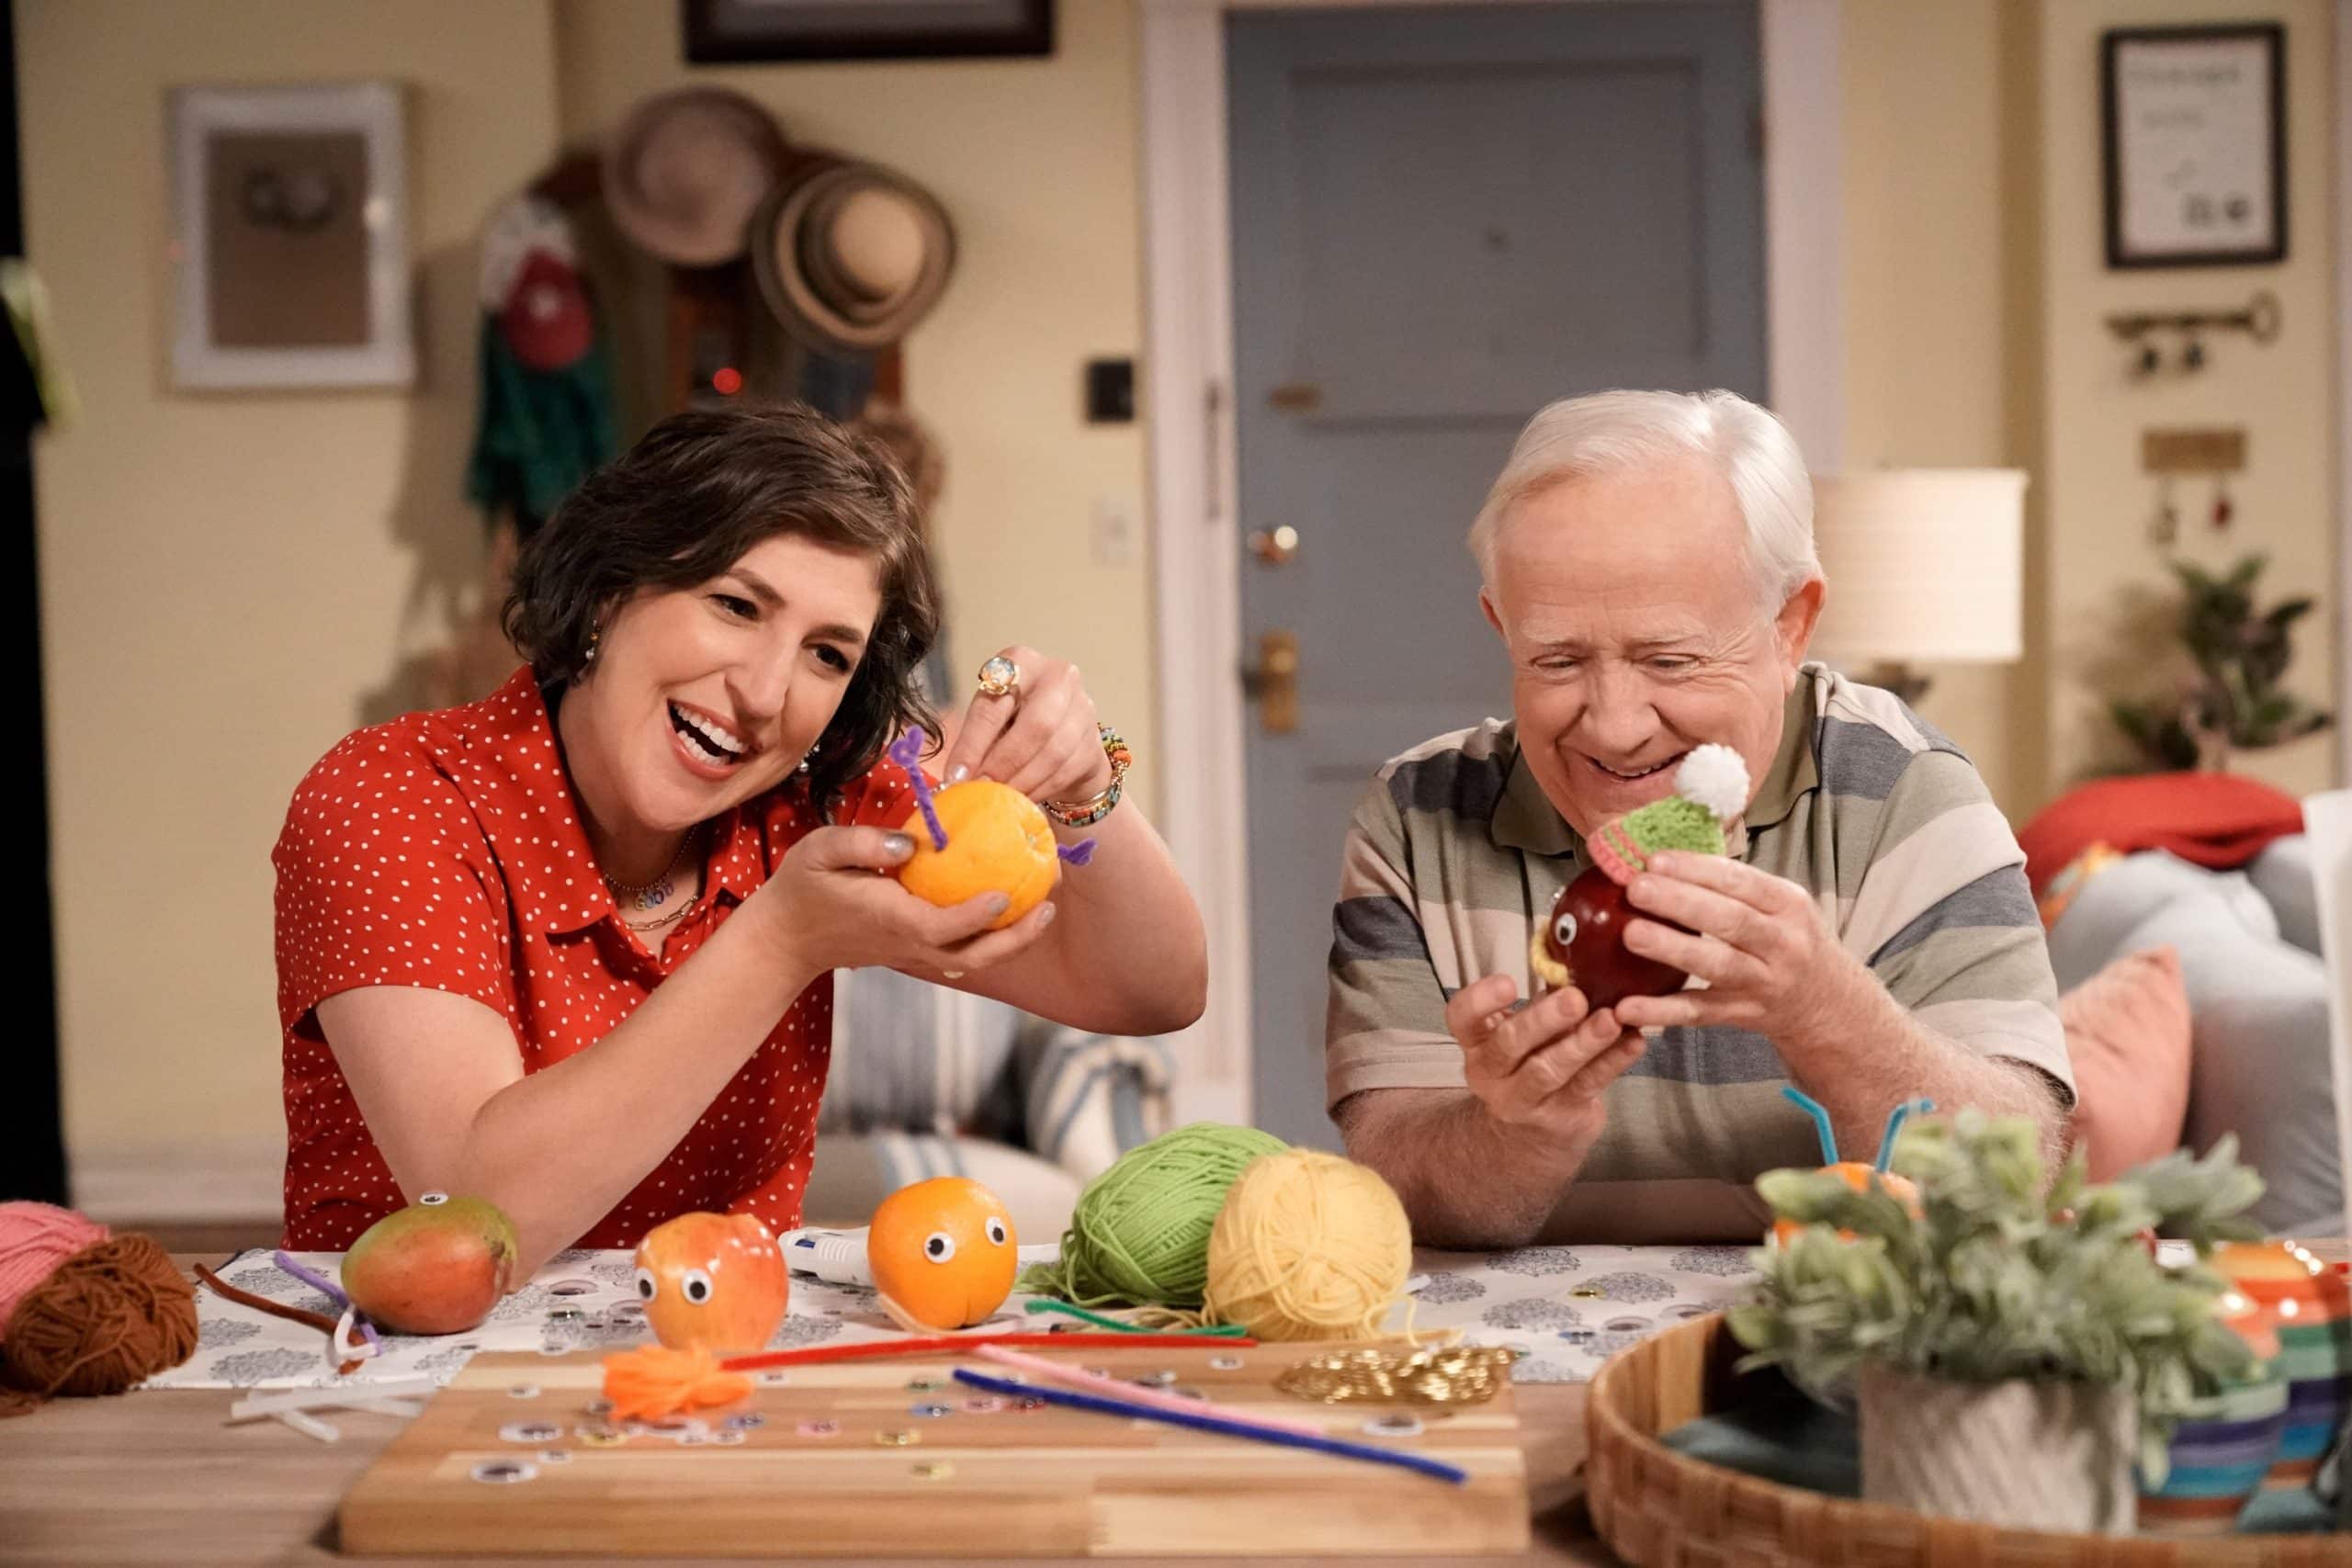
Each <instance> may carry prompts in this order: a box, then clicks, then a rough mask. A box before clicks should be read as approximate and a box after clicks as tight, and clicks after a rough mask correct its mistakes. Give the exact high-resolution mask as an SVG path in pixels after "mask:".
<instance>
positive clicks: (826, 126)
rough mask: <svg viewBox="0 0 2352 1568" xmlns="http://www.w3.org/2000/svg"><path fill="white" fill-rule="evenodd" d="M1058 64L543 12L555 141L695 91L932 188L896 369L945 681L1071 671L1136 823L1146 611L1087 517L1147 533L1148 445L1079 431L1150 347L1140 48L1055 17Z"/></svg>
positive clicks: (589, 134)
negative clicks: (926, 310)
mask: <svg viewBox="0 0 2352 1568" xmlns="http://www.w3.org/2000/svg"><path fill="white" fill-rule="evenodd" d="M1059 18H1060V26H1059V37H1058V39H1057V43H1056V51H1055V54H1054V56H1053V58H1052V59H1050V60H973V61H939V62H903V63H901V62H848V63H841V64H818V65H798V66H778V65H746V66H729V67H706V66H696V67H694V68H692V69H689V68H688V67H687V66H686V64H685V63H684V58H683V54H682V51H681V48H680V40H679V29H678V12H677V8H676V7H675V6H670V5H651V4H647V3H645V0H556V39H557V50H558V57H559V66H560V82H561V90H560V105H561V113H562V129H563V134H564V136H565V138H566V140H567V141H583V142H584V141H594V140H596V139H598V138H600V137H602V136H603V135H604V134H605V133H606V132H607V131H609V130H611V129H612V128H613V127H614V126H615V125H616V124H617V122H618V121H619V120H620V118H622V116H623V115H625V114H626V113H627V112H628V108H629V107H630V106H632V105H633V104H635V103H636V102H637V101H638V100H639V99H640V98H642V97H644V96H647V95H649V94H651V93H657V92H662V91H664V90H666V89H669V88H672V87H677V86H682V85H686V84H687V83H689V82H691V83H695V84H705V83H707V84H716V85H723V86H728V87H732V88H734V89H736V90H737V91H739V92H741V93H744V94H746V95H748V96H751V97H752V98H754V99H756V100H757V101H758V102H760V103H762V104H763V105H765V106H766V107H767V108H768V109H769V110H770V111H771V112H772V113H774V115H775V118H776V119H777V121H778V122H779V123H780V124H781V125H782V126H783V127H784V130H785V133H786V135H787V136H789V137H791V138H792V139H793V140H795V141H806V142H809V143H811V144H814V145H817V146H827V147H832V148H835V149H838V150H840V151H842V152H851V153H854V154H857V155H860V156H864V157H870V158H873V159H876V160H877V161H879V162H881V163H884V164H889V165H891V166H892V167H895V168H898V169H900V170H902V171H904V172H905V173H907V174H908V175H911V176H913V177H914V178H915V179H917V180H920V181H921V182H922V183H923V184H924V185H926V186H929V187H930V188H931V189H932V190H933V191H935V192H936V193H937V194H938V196H939V198H940V200H941V201H942V202H944V204H945V205H946V208H947V210H948V212H949V213H950V214H951V215H952V216H953V218H954V219H955V222H956V277H955V280H954V282H952V283H951V284H950V285H949V287H948V290H947V293H946V295H945V296H944V298H943V299H942V300H941V301H940V304H939V308H938V310H936V311H935V312H934V313H933V315H932V316H931V317H929V318H928V319H926V320H925V321H924V322H923V324H922V326H921V327H920V328H919V329H917V331H916V332H915V333H914V335H913V337H912V338H910V340H909V343H908V345H907V350H906V363H907V400H908V402H909V404H910V406H911V407H912V408H914V409H915V410H916V411H917V412H919V413H920V414H921V415H922V417H923V418H924V419H925V420H927V421H928V422H929V423H931V424H932V426H933V428H934V429H935V430H936V431H937V432H938V434H939V435H940V438H941V444H942V446H944V448H945V451H946V455H947V483H946V491H945V494H944V496H943V498H942V500H941V502H940V506H939V510H938V513H937V516H936V518H935V520H934V522H935V529H934V531H935V534H936V536H937V538H936V542H937V543H938V545H939V547H940V554H941V558H942V570H944V573H945V574H946V579H947V592H948V626H949V632H950V636H951V638H952V641H953V648H952V650H951V651H952V653H953V656H954V659H955V668H956V670H957V671H970V670H974V669H977V668H978V666H979V663H980V661H981V660H983V659H985V658H986V657H988V655H989V653H991V652H993V651H995V650H996V649H999V648H1001V647H1003V646H1005V645H1007V644H1012V643H1027V644H1029V645H1031V646H1033V647H1036V648H1039V649H1044V650H1045V651H1046V652H1047V653H1049V654H1053V655H1055V656H1056V657H1058V658H1063V659H1069V660H1075V661H1076V662H1077V664H1078V665H1079V667H1080V669H1081V670H1083V671H1085V674H1086V680H1087V685H1088V687H1089V689H1090V690H1091V692H1092V693H1093V694H1094V698H1095V701H1096V703H1097V705H1099V706H1100V708H1101V709H1102V712H1103V716H1104V717H1105V718H1107V719H1109V720H1110V721H1111V722H1112V723H1114V724H1116V725H1118V726H1119V727H1120V728H1121V729H1122V730H1123V731H1124V732H1125V734H1126V736H1127V739H1129V740H1131V741H1133V742H1135V744H1136V752H1137V754H1138V755H1139V756H1140V757H1141V758H1143V759H1144V764H1145V765H1144V767H1143V768H1142V769H1141V770H1139V771H1138V772H1137V773H1136V780H1137V782H1138V784H1141V785H1142V786H1143V790H1144V793H1143V796H1142V798H1144V799H1145V800H1146V801H1147V802H1148V801H1149V800H1150V799H1151V798H1152V797H1153V796H1152V791H1153V789H1154V788H1155V787H1156V786H1155V785H1154V784H1153V781H1152V779H1151V776H1150V767H1149V764H1150V761H1151V760H1152V759H1153V758H1154V757H1156V756H1157V755H1158V752H1157V751H1156V750H1155V749H1154V747H1153V745H1152V738H1153V728H1154V712H1153V708H1154V703H1155V700H1156V694H1155V692H1154V689H1153V684H1152V670H1151V640H1150V592H1149V587H1148V579H1147V577H1146V575H1145V564H1144V563H1145V560H1146V557H1147V551H1146V547H1145V541H1144V539H1143V538H1142V536H1141V530H1140V527H1139V526H1138V528H1137V529H1136V538H1135V541H1134V555H1133V557H1132V558H1130V559H1129V560H1127V561H1125V563H1121V564H1109V565H1105V564H1101V563H1098V562H1097V561H1096V560H1095V558H1094V557H1093V555H1092V553H1091V542H1090V537H1089V535H1090V530H1091V525H1092V519H1093V514H1094V508H1095V505H1096V502H1098V500H1107V501H1109V502H1113V503H1114V505H1117V506H1122V507H1125V508H1126V509H1127V510H1128V512H1129V513H1130V514H1131V515H1134V516H1136V517H1140V515H1141V513H1142V508H1143V488H1144V479H1143V464H1144V458H1143V438H1142V434H1141V427H1140V426H1139V425H1134V424H1128V425H1090V424H1088V423H1085V422H1084V420H1083V418H1082V412H1083V410H1082V406H1081V398H1080V393H1081V378H1082V367H1083V366H1084V363H1085V361H1086V360H1087V359H1089V358H1091V357H1095V356H1099V355H1132V354H1135V353H1136V351H1137V350H1138V349H1139V347H1140V346H1141V341H1142V332H1143V328H1142V276H1141V265H1142V263H1141V259H1140V257H1141V239H1140V231H1141V226H1142V216H1141V212H1140V209H1139V207H1138V200H1139V197H1138V195H1137V186H1136V138H1137V121H1136V39H1135V28H1134V20H1133V17H1132V15H1131V13H1130V11H1129V8H1128V7H1127V6H1125V5H1123V4H1114V3H1106V0H1066V3H1065V4H1064V5H1062V6H1060V7H1059Z"/></svg>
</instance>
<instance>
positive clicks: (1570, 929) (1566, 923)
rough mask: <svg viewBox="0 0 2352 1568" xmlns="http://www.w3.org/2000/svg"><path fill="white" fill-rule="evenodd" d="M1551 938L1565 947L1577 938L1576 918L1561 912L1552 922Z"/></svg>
mask: <svg viewBox="0 0 2352 1568" xmlns="http://www.w3.org/2000/svg"><path fill="white" fill-rule="evenodd" d="M1552 940H1553V941H1554V942H1557V943H1558V944H1559V945H1560V946H1562V947H1566V946H1567V945H1568V944H1569V943H1570V942H1575V941H1576V940H1577V918H1576V917H1575V916H1574V915H1571V914H1567V913H1566V912H1563V913H1562V914H1561V915H1560V916H1559V918H1558V919H1555V920H1554V921H1553V922H1552Z"/></svg>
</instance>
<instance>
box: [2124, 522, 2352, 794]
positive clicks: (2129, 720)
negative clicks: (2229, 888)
mask: <svg viewBox="0 0 2352 1568" xmlns="http://www.w3.org/2000/svg"><path fill="white" fill-rule="evenodd" d="M2268 564H2269V558H2268V557H2267V556H2264V555H2260V554H2256V555H2250V556H2247V557H2245V558H2244V559H2242V560H2240V561H2239V562H2238V563H2237V564H2236V565H2235V566H2233V567H2232V568H2231V569H2230V570H2229V571H2228V572H2227V573H2225V574H2222V575H2221V576H2215V575H2214V574H2213V573H2211V572H2209V571H2206V570H2204V569H2203V568H2201V567H2199V566H2196V565H2194V564H2192V563H2190V562H2188V561H2175V562H2173V563H2172V570H2173V575H2174V576H2176V577H2177V578H2178V579H2179V580H2180V586H2181V602H2180V610H2179V619H2178V622H2177V631H2178V636H2179V638H2180V643H2181V646H2182V648H2183V649H2186V650H2187V652H2188V659H2189V662H2190V664H2191V666H2192V667H2193V668H2194V671H2195V674H2194V675H2193V676H2192V677H2191V678H2190V679H2189V680H2188V682H2186V683H2184V684H2183V685H2182V686H2181V687H2180V688H2179V689H2178V690H2177V691H2176V692H2174V693H2172V694H2169V695H2167V696H2165V697H2164V698H2161V699H2156V700H2152V701H2142V702H2132V701H2117V702H2114V703H2111V704H2109V710H2108V711H2109V715H2110V716H2112V717H2113V718H2114V720H2115V724H2116V728H2119V729H2120V730H2122V732H2123V734H2124V736H2125V738H2126V739H2129V740H2130V741H2131V743H2132V745H2133V746H2135V747H2136V748H2138V750H2140V752H2141V754H2142V755H2143V758H2145V760H2146V761H2148V762H2149V763H2150V764H2151V765H2152V766H2154V767H2155V768H2157V769H2159V770H2176V771H2177V770H2184V769H2189V768H2204V769H2209V770H2211V769H2219V768H2222V767H2223V766H2225V765H2226V764H2227V763H2228V761H2229V758H2230V753H2231V752H2232V751H2233V750H2258V749H2260V748H2262V747H2266V746H2277V745H2279V744H2281V743H2283V742H2285V741H2289V740H2295V739H2301V738H2302V737H2303V736H2306V735H2310V734H2312V733H2315V732H2316V731H2318V730H2322V729H2324V728H2327V726H2328V725H2329V723H2330V722H2332V721H2331V719H2330V717H2329V716H2328V715H2326V714H2324V713H2323V712H2321V711H2320V710H2319V709H2317V708H2314V707H2312V705H2310V704H2308V703H2306V702H2304V701H2303V700H2302V699H2301V697H2298V696H2296V695H2294V694H2292V693H2290V692H2287V691H2285V690H2283V689H2281V686H2280V682H2282V681H2284V680H2285V679H2286V674H2287V667H2288V665H2289V664H2290V663H2291V662H2293V660H2294V646H2293V636H2294V626H2295V623H2296V622H2297V621H2300V620H2301V619H2302V618H2303V617H2304V616H2305V615H2309V614H2311V611H2312V600H2311V599H2310V598H2309V597H2302V598H2294V599H2286V600H2282V601H2280V602H2279V603H2278V604H2274V605H2272V606H2271V607H2270V608H2268V609H2267V610H2260V609H2257V608H2256V602H2255V588H2256V583H2257V582H2258V581H2259V580H2260V578H2261V576H2262V571H2263V569H2264V567H2266V566H2267V565H2268Z"/></svg>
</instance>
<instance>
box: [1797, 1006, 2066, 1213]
mask: <svg viewBox="0 0 2352 1568" xmlns="http://www.w3.org/2000/svg"><path fill="white" fill-rule="evenodd" d="M1855 971H1856V974H1855V976H1849V987H1850V996H1849V1000H1848V1002H1847V1004H1846V1005H1845V1006H1844V1007H1842V1008H1839V1009H1838V1010H1835V1012H1833V1013H1831V1014H1828V1015H1826V1016H1825V1018H1824V1020H1823V1021H1822V1022H1821V1023H1820V1024H1819V1025H1817V1026H1816V1027H1815V1028H1812V1029H1809V1030H1807V1031H1806V1032H1804V1035H1803V1036H1801V1037H1798V1038H1792V1039H1789V1040H1784V1041H1780V1042H1776V1043H1777V1044H1779V1045H1780V1046H1781V1055H1782V1057H1783V1058H1784V1059H1785V1060H1786V1061H1787V1063H1788V1066H1789V1075H1790V1077H1792V1078H1794V1079H1795V1080H1796V1085H1797V1087H1798V1088H1799V1089H1803V1090H1804V1091H1805V1092H1806V1093H1807V1094H1809V1095H1811V1096H1813V1098H1814V1099H1815V1100H1819V1101H1821V1103H1822V1105H1823V1106H1824V1107H1826V1109H1827V1110H1828V1111H1829V1121H1830V1125H1831V1126H1832V1127H1833V1128H1834V1129H1835V1130H1836V1132H1837V1134H1838V1152H1839V1154H1840V1155H1841V1156H1843V1157H1845V1158H1847V1159H1870V1158H1871V1157H1873V1156H1875V1155H1876V1154H1877V1153H1878V1143H1879V1139H1880V1137H1881V1136H1882V1135H1883V1134H1884V1132H1885V1130H1886V1118H1887V1113H1888V1112H1889V1111H1892V1110H1894V1107H1895V1106H1897V1105H1899V1104H1901V1103H1902V1102H1903V1101H1904V1100H1910V1099H1914V1098H1916V1097H1918V1096H1921V1095H1924V1096H1926V1097H1927V1098H1928V1099H1929V1100H1934V1101H1935V1102H1936V1105H1937V1108H1938V1109H1939V1110H1944V1111H1952V1110H1957V1109H1959V1108H1960V1107H1961V1106H1963V1105H1973V1106H1976V1107H1977V1108H1979V1109H1980V1110H1983V1111H1986V1112H1989V1113H1991V1114H1993V1115H1996V1116H2000V1115H2007V1116H2026V1117H2030V1118H2031V1119H2032V1120H2033V1122H2035V1124H2036V1125H2038V1126H2039V1127H2040V1128H2041V1142H2042V1150H2043V1158H2044V1161H2045V1164H2046V1165H2047V1167H2048V1168H2050V1169H2051V1170H2052V1171H2055V1170H2056V1169H2057V1167H2058V1162H2059V1159H2060V1157H2061V1156H2062V1153H2063V1151H2064V1147H2065V1134H2066V1118H2065V1115H2064V1112H2063V1111H2061V1110H2060V1108H2059V1102H2058V1100H2057V1099H2056V1098H2055V1096H2054V1095H2053V1094H2052V1089H2051V1087H2050V1080H2049V1079H2048V1078H2047V1077H2044V1076H2043V1075H2042V1074H2041V1073H2039V1072H2037V1071H2035V1070H2034V1069H2033V1068H2031V1067H2030V1066H2025V1065H2024V1064H2023V1063H2019V1062H2013V1061H2006V1060H2003V1059H2001V1058H1998V1057H1993V1056H1985V1055H1979V1054H1978V1053H1976V1052H1974V1051H1972V1050H1970V1049H1969V1048H1968V1047H1967V1046H1965V1045H1962V1044H1961V1043H1958V1042H1957V1041H1953V1040H1948V1039H1946V1038H1944V1036H1942V1035H1940V1034H1939V1033H1937V1032H1935V1031H1934V1030H1932V1029H1930V1028H1928V1026H1927V1025H1925V1024H1923V1023H1921V1022H1920V1021H1918V1020H1917V1018H1916V1017H1914V1016H1913V1015H1912V1014H1911V1012H1910V1010H1908V1009H1906V1008H1905V1007H1904V1006H1903V1005H1902V1004H1901V1003H1900V1002H1898V1001H1896V1000H1895V999H1894V998H1893V997H1891V996H1889V995H1888V994H1887V992H1886V989H1885V987H1883V986H1881V985H1880V984H1879V983H1878V981H1877V979H1876V978H1875V977H1873V976H1871V974H1870V972H1869V971H1868V970H1867V969H1865V968H1862V966H1861V965H1860V964H1856V965H1855Z"/></svg>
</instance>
